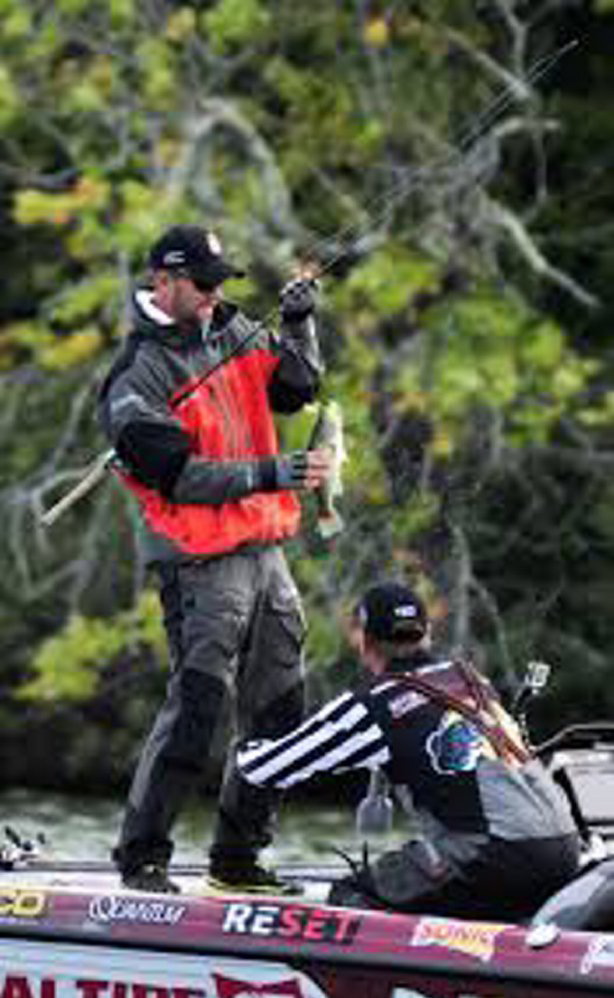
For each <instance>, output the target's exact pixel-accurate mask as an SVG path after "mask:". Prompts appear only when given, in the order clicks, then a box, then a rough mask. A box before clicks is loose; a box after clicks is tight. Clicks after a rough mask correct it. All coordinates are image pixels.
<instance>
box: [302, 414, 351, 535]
mask: <svg viewBox="0 0 614 998" xmlns="http://www.w3.org/2000/svg"><path fill="white" fill-rule="evenodd" d="M324 448H328V449H330V451H331V452H332V456H333V463H332V470H331V473H330V475H329V476H328V478H327V479H326V481H325V482H324V484H323V485H321V486H320V487H319V488H317V489H316V493H315V494H316V501H317V508H318V519H317V530H318V533H319V534H320V536H321V537H322V538H323V539H324V540H331V539H332V538H333V537H336V536H337V534H340V533H341V531H342V530H343V528H344V526H345V524H344V522H343V519H342V517H341V515H340V513H339V512H338V510H337V509H336V507H335V501H336V500H337V499H340V498H341V496H342V495H343V482H342V480H341V468H342V465H343V462H344V461H347V452H346V450H345V444H344V440H343V416H342V413H341V406H340V405H339V404H338V402H333V401H329V402H323V403H322V405H321V406H320V411H319V413H318V417H317V419H316V422H315V426H314V428H313V431H312V434H311V439H310V440H309V444H308V450H319V449H324Z"/></svg>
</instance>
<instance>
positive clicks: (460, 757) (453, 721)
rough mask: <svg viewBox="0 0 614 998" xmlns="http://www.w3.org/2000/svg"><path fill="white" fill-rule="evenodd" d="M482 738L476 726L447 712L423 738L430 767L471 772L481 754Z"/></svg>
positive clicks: (444, 772)
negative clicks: (430, 732)
mask: <svg viewBox="0 0 614 998" xmlns="http://www.w3.org/2000/svg"><path fill="white" fill-rule="evenodd" d="M484 747H485V743H484V739H483V738H482V735H481V734H480V732H479V731H478V729H477V728H476V727H475V726H474V725H473V724H471V723H470V722H469V721H467V720H465V718H464V717H460V716H459V715H458V714H454V713H451V712H448V713H447V714H444V716H443V718H442V719H441V721H440V723H439V727H438V728H437V730H436V731H434V732H433V733H432V734H431V735H429V737H428V738H427V740H426V750H427V752H428V754H429V757H430V760H431V763H432V766H433V769H434V770H435V772H436V773H441V774H442V775H444V776H454V775H455V774H456V773H469V772H472V770H474V769H475V768H476V766H477V763H478V759H479V758H480V756H481V755H483V754H484Z"/></svg>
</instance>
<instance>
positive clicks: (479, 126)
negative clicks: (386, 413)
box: [263, 39, 579, 322]
mask: <svg viewBox="0 0 614 998" xmlns="http://www.w3.org/2000/svg"><path fill="white" fill-rule="evenodd" d="M578 45H579V41H578V39H572V40H571V41H570V42H566V43H565V44H564V45H561V46H560V47H559V48H558V49H555V50H554V51H553V52H549V53H547V54H546V55H544V56H541V57H540V58H539V59H537V60H536V61H535V62H534V63H533V64H532V65H531V66H530V67H529V70H528V72H527V75H526V79H525V80H524V81H522V83H523V84H524V86H525V87H526V88H527V90H528V87H529V86H531V85H533V84H535V83H537V82H538V81H539V80H541V79H543V78H544V77H545V76H546V75H547V74H548V73H549V72H550V71H551V70H552V69H553V68H554V67H555V66H556V65H557V63H558V62H560V60H561V59H562V58H563V57H564V56H565V55H567V53H568V52H570V51H571V50H572V49H574V48H576V47H577V46H578ZM516 100H517V97H516V95H515V94H514V93H513V92H512V88H511V84H506V86H505V87H504V88H503V89H502V90H501V92H500V93H499V94H497V96H496V97H495V98H494V99H493V100H492V101H491V102H490V104H488V106H487V107H486V108H485V109H484V111H482V112H481V113H480V114H478V115H476V117H475V119H474V120H473V121H472V122H471V124H470V125H469V126H468V127H467V129H466V130H465V132H464V133H462V134H461V137H460V139H459V141H458V143H457V146H456V148H455V149H454V151H453V152H452V153H451V155H450V156H449V157H448V159H444V160H443V161H435V162H433V163H430V164H427V165H424V166H420V167H415V168H414V169H413V170H410V171H409V172H408V174H406V176H404V177H403V179H402V180H400V181H398V182H397V183H395V184H392V186H391V187H390V188H389V189H388V191H386V192H385V193H382V194H379V195H375V196H374V197H373V198H372V199H371V200H370V201H367V203H366V205H365V207H364V212H365V214H368V215H369V218H368V220H367V222H366V223H361V226H366V225H369V226H370V227H373V225H376V224H377V221H378V220H379V219H380V218H382V217H383V216H384V214H385V213H386V212H387V211H388V210H389V208H390V207H391V206H392V207H394V206H395V205H396V204H397V203H401V202H402V201H404V200H405V199H406V198H407V197H408V196H409V194H410V193H412V191H415V190H417V189H418V187H419V183H420V181H421V180H422V179H426V180H428V183H429V184H432V182H433V180H434V179H436V177H437V174H438V173H439V174H443V173H445V172H447V171H450V168H451V167H455V168H456V170H457V171H458V170H459V169H460V168H461V167H462V165H463V161H464V160H466V159H468V158H469V155H470V151H471V148H472V147H473V146H474V145H476V144H477V143H478V141H479V140H480V139H482V138H484V137H485V136H486V134H487V133H488V131H489V129H490V128H491V126H492V125H493V124H495V122H496V121H498V120H499V119H500V117H501V115H502V114H503V113H504V111H506V110H507V109H508V108H509V107H511V106H512V104H513V103H514V102H515V101H516ZM377 206H379V207H378V209H377V211H375V210H374V209H375V208H376V207H377ZM352 233H355V235H354V236H353V238H352V239H351V240H350V242H349V243H348V245H346V247H344V248H343V249H339V250H338V251H337V252H336V253H335V254H334V255H333V256H332V258H331V259H330V260H328V261H326V263H324V264H323V265H322V267H321V269H319V271H318V273H319V275H323V274H325V273H327V272H328V271H329V270H331V269H332V268H333V267H334V266H335V264H337V263H338V262H339V261H340V260H342V259H343V257H344V256H346V255H347V253H348V252H350V250H351V249H352V245H353V244H354V243H356V242H358V240H359V239H360V238H361V236H362V235H363V234H364V233H363V232H362V230H361V227H360V226H357V225H356V224H355V223H348V224H347V225H346V226H342V227H341V228H340V229H338V230H337V231H336V232H335V233H333V234H332V235H331V236H327V237H325V238H324V239H322V240H320V241H316V242H315V243H314V244H313V245H312V247H311V248H310V249H308V250H307V251H306V252H305V255H307V256H308V255H312V256H315V257H317V256H319V255H324V252H325V250H326V249H327V248H328V247H329V246H335V245H338V244H339V242H340V241H342V240H344V239H345V238H346V237H350V236H352ZM268 318H269V316H267V317H266V318H265V319H264V320H263V322H266V321H267V320H268Z"/></svg>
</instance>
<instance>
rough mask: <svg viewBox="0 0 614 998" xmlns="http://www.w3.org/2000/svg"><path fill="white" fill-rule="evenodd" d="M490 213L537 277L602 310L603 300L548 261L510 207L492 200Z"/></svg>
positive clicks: (494, 222)
mask: <svg viewBox="0 0 614 998" xmlns="http://www.w3.org/2000/svg"><path fill="white" fill-rule="evenodd" d="M488 213H489V216H490V220H491V222H492V223H493V224H494V225H495V226H498V227H499V228H500V229H502V230H503V231H504V232H505V233H506V235H507V236H508V237H509V238H510V240H511V242H512V243H513V244H514V246H515V247H516V249H517V250H518V251H519V253H520V255H521V256H522V257H523V258H524V260H525V261H526V262H527V263H528V264H529V266H530V267H531V269H532V270H533V271H534V272H535V273H536V274H538V275H539V276H540V277H545V278H546V279H547V280H549V281H551V282H552V283H553V284H557V285H558V286H559V287H561V288H563V290H564V291H567V292H568V293H569V294H570V295H571V296H572V297H573V298H575V299H576V301H578V302H580V304H581V305H584V306H585V307H586V308H590V309H594V308H598V307H599V305H600V301H599V299H598V298H597V297H596V296H595V295H593V294H591V293H590V292H589V291H587V290H586V289H585V288H583V287H582V286H581V285H580V284H579V283H578V282H577V281H576V280H574V278H573V277H571V276H570V275H569V274H566V273H565V272H564V271H562V270H561V269H560V268H559V267H556V266H555V265H554V264H552V263H550V262H549V261H548V260H547V259H546V257H545V256H544V255H543V253H542V252H541V250H540V249H539V248H538V246H537V244H536V243H535V240H534V238H533V237H532V236H531V234H530V232H529V231H528V229H527V228H526V227H525V226H524V224H523V223H522V221H521V220H520V218H518V216H517V215H515V214H514V213H513V212H512V211H510V209H509V208H506V207H505V206H504V205H502V204H500V203H499V202H497V201H493V200H490V201H489V205H488Z"/></svg>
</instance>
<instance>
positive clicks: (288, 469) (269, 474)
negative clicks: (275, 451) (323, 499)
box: [258, 451, 307, 492]
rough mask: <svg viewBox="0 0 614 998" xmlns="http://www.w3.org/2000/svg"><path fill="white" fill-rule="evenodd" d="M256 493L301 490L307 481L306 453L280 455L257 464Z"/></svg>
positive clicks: (296, 452) (264, 459) (266, 458)
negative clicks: (257, 487) (257, 480)
mask: <svg viewBox="0 0 614 998" xmlns="http://www.w3.org/2000/svg"><path fill="white" fill-rule="evenodd" d="M258 468H259V482H258V486H259V489H258V491H261V492H278V491H279V490H280V489H302V488H304V487H305V482H306V480H307V453H306V451H295V452H294V454H281V455H280V456H279V457H265V458H262V460H261V461H259V463H258Z"/></svg>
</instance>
